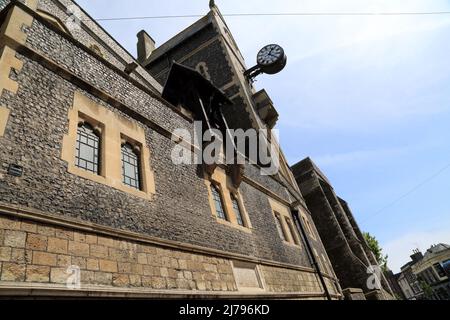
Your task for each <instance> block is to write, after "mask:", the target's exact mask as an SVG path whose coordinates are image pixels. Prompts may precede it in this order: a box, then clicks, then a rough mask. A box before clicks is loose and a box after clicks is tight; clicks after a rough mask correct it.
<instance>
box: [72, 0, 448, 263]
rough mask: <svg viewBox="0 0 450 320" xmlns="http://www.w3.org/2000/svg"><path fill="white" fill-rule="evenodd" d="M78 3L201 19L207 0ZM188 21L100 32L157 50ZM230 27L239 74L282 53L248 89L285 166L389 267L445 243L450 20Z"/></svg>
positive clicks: (443, 4) (284, 1) (267, 21)
mask: <svg viewBox="0 0 450 320" xmlns="http://www.w3.org/2000/svg"><path fill="white" fill-rule="evenodd" d="M78 3H79V4H80V5H81V6H83V8H85V9H86V10H87V11H88V12H89V13H90V14H91V15H92V16H93V17H94V18H110V17H130V16H158V15H188V14H205V13H207V11H208V0H202V1H200V0H194V1H181V0H169V1H165V2H161V1H155V0H152V1H148V0H128V1H126V2H124V1H119V0H95V1H92V0H91V1H88V0H78ZM216 3H217V4H218V6H219V8H220V9H221V11H222V13H242V12H245V13H258V12H259V13H267V12H324V11H326V12H393V11H396V12H429V11H450V2H449V1H444V0H433V1H430V0H422V1H415V0H402V1H400V0H376V1H369V0H340V1H335V0H334V1H333V0H327V1H325V0H309V1H305V0H303V1H299V0H278V1H256V0H251V1H242V0H226V1H225V0H217V1H216ZM195 20H196V19H195V18H181V19H152V20H136V21H108V22H102V23H101V24H102V25H103V27H104V28H105V29H106V30H107V31H108V32H110V33H111V34H112V35H113V36H114V37H115V38H116V39H117V40H118V41H119V42H120V43H121V44H122V45H123V46H124V47H125V48H127V49H128V50H129V51H130V52H131V53H133V54H135V52H136V49H135V47H136V33H137V32H138V31H139V30H141V29H145V30H147V32H148V33H149V34H151V36H152V37H153V38H154V39H155V40H156V42H157V44H162V43H163V42H164V41H166V40H167V39H169V38H170V37H172V36H173V35H175V34H176V33H178V32H179V31H180V30H182V29H184V28H185V27H187V26H188V25H190V24H191V23H192V22H194V21H195ZM227 22H228V24H229V26H230V28H231V31H232V32H233V34H234V36H235V38H236V41H237V43H238V45H239V46H240V48H241V51H242V53H243V55H244V57H245V59H246V62H247V66H248V67H251V66H253V64H254V63H255V57H256V53H257V51H258V50H259V49H260V48H261V47H262V46H263V45H265V44H267V43H273V42H275V43H279V44H280V45H282V46H283V47H284V48H285V50H286V53H287V55H288V66H287V67H286V69H285V70H284V71H283V72H281V73H280V74H277V75H274V76H265V75H263V76H260V77H258V82H257V83H256V86H257V88H259V89H262V88H265V89H266V90H267V91H268V92H269V94H270V95H271V97H272V100H273V101H274V103H275V105H276V108H277V110H278V111H279V113H280V120H279V122H278V129H279V130H280V140H281V144H282V147H283V150H284V152H285V154H286V156H287V158H288V160H289V162H290V164H294V163H296V162H297V161H299V160H301V159H303V158H304V157H306V156H311V157H312V158H313V160H314V161H315V162H316V163H317V164H318V165H319V166H320V167H321V168H322V170H323V171H324V172H325V174H326V175H327V176H328V177H329V179H330V180H331V182H332V184H333V185H334V187H335V189H336V192H337V193H338V194H339V195H340V196H341V197H342V198H344V199H346V200H347V201H348V202H349V204H350V206H351V207H352V209H353V211H354V214H355V216H356V218H357V220H358V221H359V224H360V227H361V228H362V229H363V230H365V231H370V232H371V233H372V234H374V235H375V236H376V237H377V238H378V239H379V240H380V242H381V244H382V246H383V247H384V249H385V252H386V253H387V254H389V256H390V259H389V260H390V267H391V268H392V269H393V270H394V271H398V270H399V267H400V266H401V265H402V264H404V263H406V262H407V261H408V256H409V254H410V253H411V251H412V250H413V249H414V248H416V247H418V248H420V249H421V250H422V251H424V250H426V249H427V248H428V247H429V246H430V245H431V244H433V243H438V242H447V243H450V209H449V201H450V196H449V191H450V168H449V169H446V170H442V169H443V168H445V167H446V166H447V165H450V141H449V139H448V137H449V131H450V125H449V124H450V89H449V88H450V59H449V52H450V42H449V41H448V39H449V37H450V14H448V15H424V16H375V17H373V16H323V17H317V16H313V17H305V16H303V17H229V18H227ZM437 173H439V174H437ZM411 190H413V191H412V192H411ZM391 204H392V205H391ZM381 209H383V210H381ZM380 210H381V211H380Z"/></svg>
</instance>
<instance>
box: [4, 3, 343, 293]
mask: <svg viewBox="0 0 450 320" xmlns="http://www.w3.org/2000/svg"><path fill="white" fill-rule="evenodd" d="M211 7H212V8H211V11H210V12H209V13H208V14H207V15H206V16H205V17H204V18H203V19H201V20H200V21H199V22H197V23H196V24H194V25H193V26H192V27H190V28H188V29H187V30H186V31H184V32H182V33H181V34H180V35H178V36H176V37H175V38H176V39H175V40H174V39H172V40H170V41H169V42H168V43H166V44H164V45H162V46H160V47H159V48H155V44H154V41H153V40H152V38H151V37H150V36H149V34H147V33H146V32H140V33H139V35H138V43H139V50H138V53H139V60H137V59H135V58H134V57H132V56H131V55H130V54H129V53H128V52H127V51H126V50H125V49H124V48H123V47H122V46H120V44H118V43H117V42H116V41H115V40H114V39H113V38H112V37H111V36H110V35H108V33H107V32H106V31H105V30H104V29H102V28H101V27H100V26H99V25H98V24H97V23H96V22H95V21H94V20H93V19H92V18H91V17H89V15H88V14H87V13H86V12H84V11H83V10H82V9H81V8H80V7H79V6H78V5H77V4H76V3H75V2H73V1H70V0H39V1H38V0H30V1H26V2H25V1H22V2H19V1H14V2H11V1H0V10H1V14H0V24H1V32H0V45H1V47H0V57H1V58H0V70H1V73H0V89H1V96H0V164H1V166H0V295H4V296H29V295H32V296H45V297H48V296H50V297H64V296H68V295H70V296H71V297H73V296H80V297H87V296H89V297H95V296H102V297H108V296H110V297H129V298H132V297H140V298H142V297H157V298H160V297H163V298H180V297H189V298H205V297H207V298H269V299H270V298H276V299H280V298H288V299H292V298H295V299H326V298H327V294H326V292H328V293H329V296H330V298H332V299H339V298H340V297H341V292H340V287H339V284H338V282H337V280H336V277H335V275H334V272H333V269H332V267H331V266H330V265H329V262H328V258H327V253H326V251H325V249H324V248H323V245H322V243H321V241H320V237H319V235H318V234H317V233H316V231H315V229H314V228H313V229H311V233H306V234H301V233H300V231H299V229H298V228H296V226H297V225H295V223H296V222H295V220H294V219H293V217H292V213H291V212H292V211H291V210H296V211H298V212H299V214H301V215H302V216H304V217H305V218H306V219H308V220H309V221H310V223H311V225H313V223H312V220H311V217H310V213H309V211H308V209H307V208H306V206H305V203H304V201H303V199H302V196H301V193H300V191H299V189H298V187H297V185H296V183H295V180H294V179H293V176H292V174H291V173H290V171H289V168H288V166H287V164H286V161H285V160H284V157H283V156H281V159H282V171H281V172H280V174H277V175H275V176H262V175H261V174H260V170H261V168H260V167H258V166H257V165H245V166H243V167H235V168H230V167H228V166H225V165H219V166H215V167H212V168H208V170H206V169H205V167H203V166H201V165H175V164H173V163H172V161H171V151H172V150H173V148H174V147H175V146H176V145H177V144H179V145H183V146H186V147H187V148H191V147H192V146H191V144H190V143H191V142H190V141H184V140H183V139H180V138H179V137H178V138H177V137H174V136H173V135H172V134H173V132H174V130H176V129H180V128H181V129H187V130H189V131H192V130H193V127H194V122H193V121H194V119H200V120H201V121H203V122H206V121H207V120H209V115H208V116H207V118H202V117H201V116H200V117H199V115H198V114H196V113H197V112H198V109H196V108H189V106H188V105H186V104H184V103H183V101H178V102H179V103H178V102H177V103H176V104H172V103H170V102H168V101H167V100H166V99H169V100H170V97H181V98H182V97H183V92H180V91H179V89H176V87H166V88H164V86H165V80H166V78H167V77H168V75H169V70H170V69H171V67H172V62H173V61H177V62H178V63H179V64H180V68H181V69H179V70H182V68H183V66H184V67H189V68H192V69H195V70H197V71H192V70H191V69H190V71H189V72H186V73H185V75H186V77H187V78H186V79H187V80H188V81H190V80H192V79H193V78H198V77H200V78H202V79H203V80H201V81H193V83H195V86H194V87H193V89H195V90H197V91H198V92H204V93H205V94H207V93H208V92H209V93H213V92H223V97H224V101H225V100H226V101H230V103H228V104H227V105H226V106H223V107H222V108H221V110H223V116H224V117H223V119H222V120H223V121H222V122H220V121H219V122H220V123H219V125H220V124H222V125H225V126H227V127H228V126H229V127H233V128H244V129H248V128H263V127H265V126H266V123H265V122H264V121H265V120H264V119H267V121H268V122H270V125H269V126H270V127H272V126H273V125H274V122H275V121H276V118H277V116H278V115H277V113H276V111H275V109H274V108H273V106H272V105H259V106H256V104H255V102H254V101H253V96H254V95H255V94H256V91H255V90H254V88H252V87H251V85H250V84H249V83H248V81H247V79H245V77H244V75H243V70H244V69H245V68H243V59H242V57H241V55H240V53H239V50H238V48H237V46H236V44H235V43H234V40H233V37H232V35H231V33H230V31H229V29H228V28H227V27H226V24H225V22H224V20H223V19H222V17H221V15H220V12H219V10H218V9H217V7H216V6H215V5H214V3H212V4H211ZM73 14H78V15H80V16H79V17H78V18H79V19H73V16H72V15H73ZM152 31H153V30H152ZM180 41H181V42H184V44H183V45H180V44H181V43H180ZM171 54H175V55H176V56H170V55H171ZM158 70H159V71H158ZM192 72H198V73H195V75H194V74H193V73H192ZM200 75H201V76H200ZM205 81H207V82H208V83H209V84H208V85H206V84H205V83H206V82H205ZM205 85H206V86H208V87H209V88H210V89H208V90H209V91H208V90H206V91H202V90H203V89H202V87H203V86H205ZM165 89H167V90H169V89H175V92H172V94H173V95H172V94H171V95H168V96H163V91H164V90H165ZM177 90H178V91H177ZM169 91H170V90H169ZM166 92H168V91H166ZM258 99H259V100H258V101H259V103H266V102H270V99H267V98H265V99H261V92H260V93H259V98H258ZM264 101H266V102H264ZM174 103H175V102H174ZM213 104H214V105H213V106H212V107H213V109H217V108H218V107H219V106H218V105H217V104H216V103H213ZM258 110H259V111H261V112H262V114H263V117H262V119H261V118H260V115H259V114H258ZM10 167H14V168H21V169H20V175H18V174H17V175H12V174H10V172H9V170H8V168H10ZM17 172H19V171H17ZM219 209H220V210H219ZM277 223H279V225H278V226H279V227H280V229H277ZM282 237H283V238H284V239H283V238H282ZM305 241H309V243H310V246H311V248H312V249H313V250H314V252H315V253H316V254H317V257H319V258H320V259H325V260H323V261H322V260H321V266H322V269H321V270H320V272H321V274H320V275H321V277H319V274H318V270H317V269H316V268H314V265H313V264H312V263H311V260H310V257H309V256H308V253H307V250H306V247H305V243H306V242H305ZM77 270H79V274H77ZM68 272H73V274H72V275H71V274H68ZM77 275H78V276H79V277H80V279H79V280H80V281H79V282H78V281H77V280H78V279H77ZM70 276H74V277H70ZM321 278H322V279H323V281H324V282H323V283H325V284H326V286H327V290H325V288H324V287H323V286H322V282H321V281H320V279H321Z"/></svg>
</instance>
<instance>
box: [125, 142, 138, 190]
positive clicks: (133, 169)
mask: <svg viewBox="0 0 450 320" xmlns="http://www.w3.org/2000/svg"><path fill="white" fill-rule="evenodd" d="M122 181H123V183H124V184H125V185H127V186H129V187H132V188H135V189H138V190H140V189H141V187H140V171H139V153H138V152H136V151H135V150H134V148H133V146H132V145H131V144H129V143H125V144H123V145H122Z"/></svg>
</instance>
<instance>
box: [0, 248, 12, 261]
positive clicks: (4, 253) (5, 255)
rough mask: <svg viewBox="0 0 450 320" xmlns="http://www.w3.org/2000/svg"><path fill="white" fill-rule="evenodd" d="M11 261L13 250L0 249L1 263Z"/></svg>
mask: <svg viewBox="0 0 450 320" xmlns="http://www.w3.org/2000/svg"><path fill="white" fill-rule="evenodd" d="M10 260H11V248H9V247H0V261H6V262H8V261H10Z"/></svg>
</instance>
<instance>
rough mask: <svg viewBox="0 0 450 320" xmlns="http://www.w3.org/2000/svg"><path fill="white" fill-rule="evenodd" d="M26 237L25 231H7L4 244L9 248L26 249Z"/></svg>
mask: <svg viewBox="0 0 450 320" xmlns="http://www.w3.org/2000/svg"><path fill="white" fill-rule="evenodd" d="M26 236H27V234H26V233H25V232H23V231H13V230H6V232H5V239H4V240H3V243H4V245H5V246H8V247H16V248H25V240H26Z"/></svg>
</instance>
